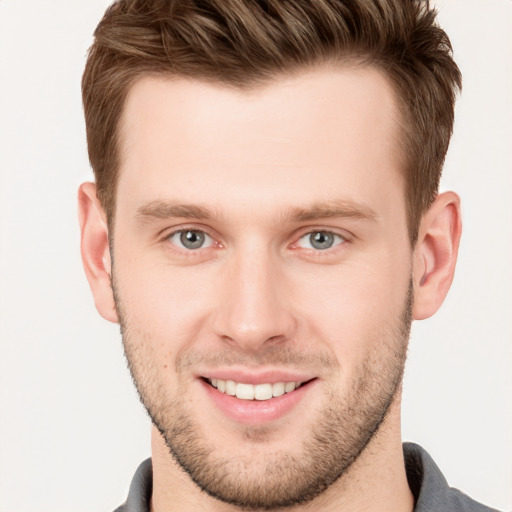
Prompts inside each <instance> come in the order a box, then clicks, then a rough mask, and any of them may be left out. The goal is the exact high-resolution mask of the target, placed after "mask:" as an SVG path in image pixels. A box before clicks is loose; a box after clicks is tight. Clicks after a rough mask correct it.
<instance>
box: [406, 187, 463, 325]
mask: <svg viewBox="0 0 512 512" xmlns="http://www.w3.org/2000/svg"><path fill="white" fill-rule="evenodd" d="M461 231H462V221H461V215H460V198H459V196H458V195H457V194H455V193H454V192H444V193H442V194H439V195H438V196H437V198H436V199H435V201H434V202H433V203H432V205H431V206H430V208H429V209H428V211H427V212H426V213H425V214H424V215H423V218H422V220H421V223H420V229H419V237H418V242H417V243H416V246H415V249H414V269H413V279H414V308H413V317H414V319H415V320H422V319H424V318H428V317H430V316H432V315H433V314H434V313H435V312H436V311H437V310H438V309H439V308H440V307H441V304H442V303H443V301H444V299H445V297H446V295H447V294H448V290H449V289H450V286H451V284H452V281H453V276H454V273H455V264H456V262H457V253H458V249H459V242H460V236H461Z"/></svg>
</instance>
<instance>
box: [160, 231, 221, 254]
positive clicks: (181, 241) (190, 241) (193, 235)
mask: <svg viewBox="0 0 512 512" xmlns="http://www.w3.org/2000/svg"><path fill="white" fill-rule="evenodd" d="M169 240H170V242H172V243H173V244H175V245H177V246H178V247H181V248H182V249H188V250H189V251H193V250H194V249H204V248H205V247H211V246H212V245H213V240H212V238H211V237H210V236H208V235H207V234H206V233H204V232H203V231H198V230H195V229H183V230H181V231H176V232H175V233H173V234H172V235H171V236H170V237H169Z"/></svg>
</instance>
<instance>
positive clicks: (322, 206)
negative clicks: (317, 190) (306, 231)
mask: <svg viewBox="0 0 512 512" xmlns="http://www.w3.org/2000/svg"><path fill="white" fill-rule="evenodd" d="M332 218H349V219H361V220H370V221H376V220H377V213H376V212H375V211H374V210H373V209H372V208H370V207H369V206H367V205H365V204H363V203H356V202H354V201H351V200H346V199H337V200H331V201H325V202H321V203H315V204H313V206H311V207H309V208H289V209H287V210H286V211H285V213H284V220H289V221H292V222H306V221H311V220H318V219H332Z"/></svg>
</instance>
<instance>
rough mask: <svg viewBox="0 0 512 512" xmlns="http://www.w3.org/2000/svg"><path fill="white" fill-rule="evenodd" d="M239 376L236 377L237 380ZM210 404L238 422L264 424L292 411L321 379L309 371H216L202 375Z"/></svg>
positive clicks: (200, 380) (201, 378)
mask: <svg viewBox="0 0 512 512" xmlns="http://www.w3.org/2000/svg"><path fill="white" fill-rule="evenodd" d="M235 379H236V380H235ZM199 382H200V383H201V384H202V388H203V389H204V391H205V392H206V396H207V397H208V398H209V401H210V403H212V404H213V405H214V406H215V409H216V410H218V411H220V412H221V413H222V414H223V415H224V416H226V417H228V418H230V419H231V420H234V421H235V422H237V423H242V424H250V425H263V424H267V423H268V422H271V421H274V420H278V419H279V418H281V417H283V416H285V415H287V414H292V411H294V410H296V408H297V407H298V406H299V404H300V403H301V402H304V403H308V402H309V401H307V400H306V397H307V396H312V395H311V393H315V391H314V389H315V388H317V387H318V384H319V383H320V379H319V378H318V377H316V376H312V375H305V374H302V375H301V374H299V373H297V374H295V375H294V374H291V373H288V372H280V371H271V370H270V371H267V372H264V373H260V374H258V375H256V374H254V373H252V374H251V373H247V372H244V371H231V370H230V371H215V374H213V375H203V376H201V377H200V378H199Z"/></svg>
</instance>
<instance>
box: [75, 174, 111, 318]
mask: <svg viewBox="0 0 512 512" xmlns="http://www.w3.org/2000/svg"><path fill="white" fill-rule="evenodd" d="M78 212H79V213H78V215H79V222H80V231H81V245H80V248H81V254H82V262H83V265H84V270H85V274H86V276H87V280H88V281H89V286H90V287H91V291H92V294H93V296H94V302H95V304H96V309H97V310H98V311H99V313H100V315H101V316H102V317H103V318H105V319H106V320H109V321H110V322H116V323H117V322H118V318H117V312H116V308H115V302H114V294H113V291H112V286H111V281H110V274H111V261H110V250H109V243H108V226H107V222H106V217H105V213H104V211H103V208H102V207H101V204H100V202H99V200H98V197H97V195H96V186H95V185H94V183H82V185H80V188H79V190H78Z"/></svg>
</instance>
